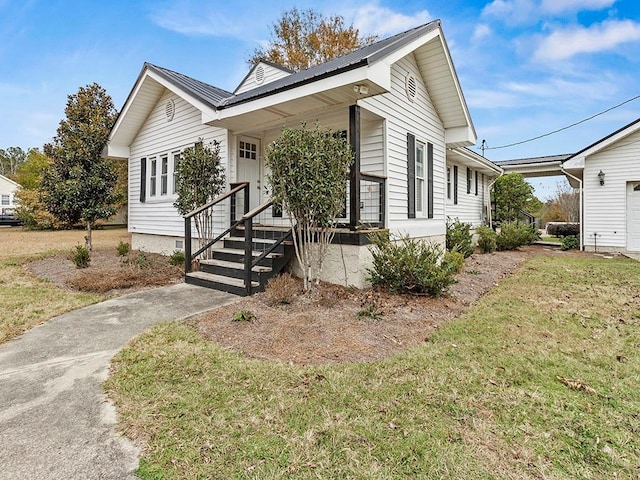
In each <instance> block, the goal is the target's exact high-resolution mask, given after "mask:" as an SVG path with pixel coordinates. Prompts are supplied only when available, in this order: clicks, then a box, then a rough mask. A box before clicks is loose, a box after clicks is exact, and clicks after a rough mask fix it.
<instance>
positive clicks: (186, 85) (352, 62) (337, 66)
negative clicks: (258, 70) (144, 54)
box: [145, 20, 440, 110]
mask: <svg viewBox="0 0 640 480" xmlns="http://www.w3.org/2000/svg"><path fill="white" fill-rule="evenodd" d="M439 26H440V20H434V21H432V22H429V23H426V24H424V25H421V26H419V27H415V28H413V29H411V30H407V31H406V32H403V33H399V34H397V35H393V36H391V37H388V38H385V39H383V40H380V41H378V42H376V43H373V44H371V45H367V46H365V47H362V48H359V49H358V50H355V51H353V52H351V53H348V54H347V55H344V56H342V57H338V58H335V59H333V60H329V61H328V62H325V63H322V64H320V65H317V66H314V67H310V68H308V69H306V70H302V71H300V72H296V73H293V74H291V75H289V76H286V77H283V78H280V79H278V80H275V81H273V82H270V83H268V84H266V85H262V86H260V87H258V88H254V89H251V90H249V91H247V92H244V93H241V94H239V95H234V94H233V93H231V92H227V91H226V90H223V89H221V88H217V87H214V86H212V85H209V84H207V83H204V82H201V81H199V80H196V79H194V78H191V77H188V76H187V75H183V74H181V73H178V72H174V71H172V70H168V69H166V68H162V67H159V66H157V65H153V64H151V63H145V67H147V68H148V69H150V70H152V71H154V72H156V73H157V74H158V75H160V76H161V77H163V78H164V79H166V80H167V81H169V82H171V83H172V84H174V85H176V86H178V87H180V88H182V89H183V90H185V91H186V92H188V93H190V94H191V95H193V96H194V97H196V98H197V99H199V100H201V101H202V102H204V103H206V104H207V105H209V106H210V107H212V108H214V109H218V110H221V109H224V108H228V107H231V106H233V105H237V104H240V103H244V102H247V101H250V100H253V99H256V98H261V97H265V96H269V95H271V94H274V93H276V92H278V91H285V90H289V89H292V88H295V87H297V86H300V85H304V84H306V83H310V82H314V81H317V80H320V79H323V78H327V77H330V76H333V75H336V74H337V73H340V72H346V71H349V70H352V69H355V68H358V67H360V66H362V65H369V64H371V63H372V62H374V61H376V60H377V59H379V58H382V57H384V56H386V55H388V54H389V53H391V52H393V51H395V50H397V49H399V48H402V47H403V46H405V45H407V44H408V43H410V42H412V41H413V40H415V39H416V38H419V37H420V36H421V35H423V34H425V33H428V32H431V31H432V30H435V29H436V28H439Z"/></svg>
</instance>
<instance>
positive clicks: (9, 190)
mask: <svg viewBox="0 0 640 480" xmlns="http://www.w3.org/2000/svg"><path fill="white" fill-rule="evenodd" d="M19 188H20V185H18V184H17V183H16V182H14V181H13V180H11V179H9V178H7V177H5V176H4V175H0V223H14V222H15V217H14V210H15V207H16V199H15V194H16V192H17V191H18V189H19Z"/></svg>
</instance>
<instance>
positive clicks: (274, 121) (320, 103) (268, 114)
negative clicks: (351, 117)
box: [207, 80, 386, 134]
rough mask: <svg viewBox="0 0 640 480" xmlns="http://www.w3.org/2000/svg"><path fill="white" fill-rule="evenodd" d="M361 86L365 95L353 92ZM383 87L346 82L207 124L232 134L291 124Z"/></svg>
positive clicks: (380, 90)
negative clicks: (227, 130) (225, 129)
mask: <svg viewBox="0 0 640 480" xmlns="http://www.w3.org/2000/svg"><path fill="white" fill-rule="evenodd" d="M356 85H358V86H364V87H366V89H367V93H366V94H362V93H360V90H358V91H356V89H355V86H356ZM385 92H386V90H385V89H384V88H382V87H380V86H379V85H377V84H376V83H374V82H372V81H370V80H363V81H360V82H357V83H349V84H347V85H341V86H338V87H334V88H331V89H328V90H324V91H320V92H313V93H310V94H309V95H305V96H302V97H296V98H289V99H283V100H281V101H278V102H273V103H271V104H270V105H266V106H264V107H263V108H261V109H252V110H251V111H247V112H244V113H240V114H237V115H234V116H230V117H227V118H222V119H213V120H210V121H209V122H207V124H208V125H212V126H216V127H222V128H227V129H229V130H231V131H232V132H233V133H235V134H241V133H246V132H249V131H256V130H268V129H271V128H275V127H278V126H281V125H283V124H289V125H292V124H293V123H295V122H297V121H302V120H303V119H305V118H308V117H309V116H312V115H314V114H322V113H323V112H324V111H327V110H330V109H334V108H335V107H338V106H342V105H344V106H347V105H353V104H355V103H356V102H357V101H358V100H359V99H362V98H367V97H371V96H373V95H379V94H381V93H385Z"/></svg>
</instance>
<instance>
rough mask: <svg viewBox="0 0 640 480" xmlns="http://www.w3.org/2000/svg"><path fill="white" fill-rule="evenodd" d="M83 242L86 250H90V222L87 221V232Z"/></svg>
mask: <svg viewBox="0 0 640 480" xmlns="http://www.w3.org/2000/svg"><path fill="white" fill-rule="evenodd" d="M84 243H85V246H86V247H87V250H89V251H91V248H92V243H91V222H87V234H86V235H85V237H84Z"/></svg>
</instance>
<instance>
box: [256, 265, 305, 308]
mask: <svg viewBox="0 0 640 480" xmlns="http://www.w3.org/2000/svg"><path fill="white" fill-rule="evenodd" d="M299 291H300V282H299V281H298V279H296V277H294V276H293V275H291V274H290V273H283V274H282V275H278V276H275V277H273V278H271V279H269V281H268V282H267V288H266V289H265V291H264V294H265V297H266V300H267V303H268V304H269V305H289V304H291V303H293V301H294V300H295V298H296V295H298V293H299Z"/></svg>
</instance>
